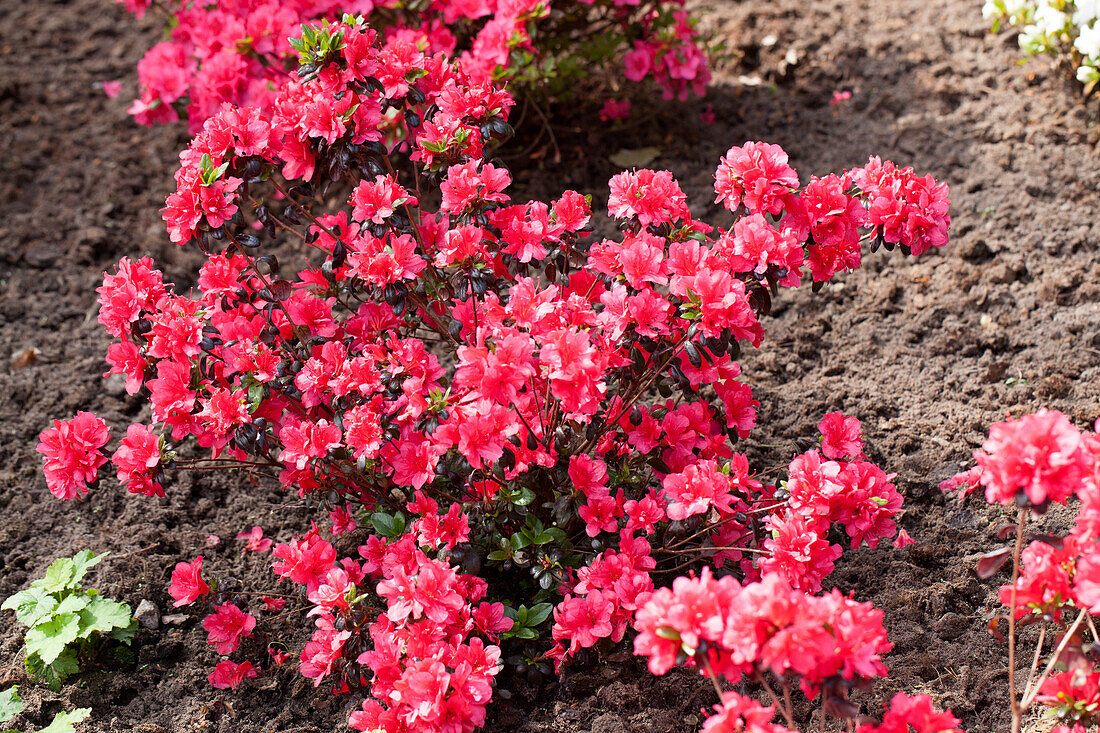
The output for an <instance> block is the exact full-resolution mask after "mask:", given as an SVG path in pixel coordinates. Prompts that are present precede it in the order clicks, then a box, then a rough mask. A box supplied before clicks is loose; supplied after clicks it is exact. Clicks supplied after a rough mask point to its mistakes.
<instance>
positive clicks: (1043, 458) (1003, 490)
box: [942, 409, 1100, 733]
mask: <svg viewBox="0 0 1100 733" xmlns="http://www.w3.org/2000/svg"><path fill="white" fill-rule="evenodd" d="M1098 427H1100V425H1098ZM974 459H975V462H976V464H977V465H976V466H975V467H974V468H972V469H970V470H968V471H966V472H964V473H961V474H959V475H957V476H955V477H953V478H952V479H950V480H948V481H946V482H944V484H943V486H942V488H943V489H944V490H947V491H955V490H957V491H959V493H960V495H961V496H962V497H965V496H966V495H967V494H969V493H971V492H972V491H974V490H976V489H983V490H984V494H985V498H986V500H987V501H988V502H989V503H990V504H998V505H1003V506H1005V507H1008V508H1009V509H1010V511H1011V512H1012V521H1011V523H1009V524H1006V525H1005V526H1004V527H1002V528H1001V530H1000V531H999V536H1001V537H1002V538H1003V539H1007V538H1010V537H1012V538H1015V542H1014V543H1013V544H1011V545H1009V546H1006V547H1003V548H1000V549H997V550H994V551H992V552H990V553H988V554H986V555H985V556H984V557H983V558H982V559H981V560H980V562H979V564H978V567H977V572H978V574H979V575H981V576H982V577H992V576H993V575H994V574H995V573H996V572H997V571H998V570H999V569H1000V568H1001V567H1002V566H1004V565H1005V564H1007V563H1009V562H1011V566H1012V581H1011V582H1010V583H1009V584H1007V585H1004V586H1002V587H1001V589H1000V600H1001V602H1002V603H1003V604H1004V605H1005V606H1007V607H1008V613H1007V614H1006V615H1005V616H1003V617H1000V618H997V619H994V620H993V622H992V623H991V626H990V628H991V630H993V631H994V632H995V633H996V634H997V635H998V636H1000V637H1002V638H1003V631H1002V629H1004V628H1005V627H1007V631H1008V639H1007V641H1008V645H1009V670H1010V674H1009V680H1010V692H1011V705H1012V716H1013V731H1018V730H1020V727H1021V721H1022V719H1023V716H1024V714H1025V713H1027V712H1028V711H1029V710H1030V709H1031V708H1033V707H1035V706H1037V705H1038V706H1041V707H1042V709H1043V710H1045V713H1046V715H1048V716H1051V717H1053V718H1055V719H1056V720H1057V722H1058V723H1059V724H1060V725H1059V726H1058V727H1057V728H1056V729H1055V730H1056V731H1058V733H1085V731H1087V730H1094V729H1095V728H1094V727H1095V726H1097V725H1100V634H1098V633H1097V627H1096V619H1097V617H1098V616H1100V435H1097V433H1095V432H1083V431H1081V430H1079V429H1078V428H1077V427H1075V426H1074V425H1073V423H1071V422H1070V421H1069V419H1068V418H1067V417H1066V416H1065V415H1063V414H1061V413H1059V412H1055V411H1052V410H1045V409H1044V410H1039V411H1038V412H1037V413H1035V414H1033V415H1025V416H1023V417H1021V418H1019V419H1016V420H1008V421H1006V422H1000V423H994V424H993V425H992V426H991V427H990V429H989V438H988V440H986V441H985V443H983V444H982V447H981V450H978V451H975V453H974ZM1070 502H1073V503H1074V504H1075V505H1076V507H1077V515H1076V519H1075V523H1074V526H1073V529H1072V530H1071V531H1070V532H1069V533H1068V534H1066V535H1065V536H1053V535H1047V534H1039V533H1036V532H1035V531H1032V530H1031V529H1029V527H1028V524H1029V522H1031V523H1034V519H1035V518H1036V517H1038V516H1040V515H1042V514H1045V513H1046V512H1047V511H1048V509H1049V508H1050V507H1051V505H1052V504H1068V503H1070ZM1029 626H1030V627H1035V626H1037V627H1039V635H1038V641H1037V642H1036V648H1035V650H1034V652H1033V653H1031V654H1028V655H1026V656H1027V657H1028V658H1030V659H1032V660H1033V661H1032V663H1031V670H1030V674H1029V675H1028V679H1027V683H1026V685H1025V688H1024V689H1023V690H1022V691H1021V692H1020V694H1019V695H1017V692H1018V690H1017V685H1016V680H1015V675H1014V671H1015V670H1016V669H1017V655H1016V643H1017V640H1018V639H1017V637H1018V634H1019V632H1020V629H1022V628H1024V627H1029ZM1044 655H1046V656H1044ZM1025 661H1026V660H1025ZM1040 662H1042V664H1040Z"/></svg>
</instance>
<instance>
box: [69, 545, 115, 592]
mask: <svg viewBox="0 0 1100 733" xmlns="http://www.w3.org/2000/svg"><path fill="white" fill-rule="evenodd" d="M109 554H110V553H109V552H104V553H103V554H102V555H96V554H95V553H93V552H92V551H91V550H81V551H80V552H78V553H76V555H74V556H73V583H74V584H75V583H78V582H80V581H81V580H83V579H84V576H85V575H87V574H88V571H89V570H91V569H92V568H93V567H95V566H96V565H99V563H101V562H103V558H105V557H107V555H109Z"/></svg>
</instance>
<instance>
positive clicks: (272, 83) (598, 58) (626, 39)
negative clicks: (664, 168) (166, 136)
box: [119, 0, 710, 133]
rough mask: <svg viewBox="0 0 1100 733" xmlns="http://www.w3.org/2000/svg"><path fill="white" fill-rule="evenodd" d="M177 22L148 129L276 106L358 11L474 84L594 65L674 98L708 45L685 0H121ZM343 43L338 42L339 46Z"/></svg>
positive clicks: (567, 78) (701, 76)
mask: <svg viewBox="0 0 1100 733" xmlns="http://www.w3.org/2000/svg"><path fill="white" fill-rule="evenodd" d="M119 2H123V3H124V4H125V5H126V7H127V9H129V10H130V11H132V12H134V13H135V14H137V15H138V16H139V17H140V16H141V15H143V14H144V13H145V12H146V11H147V10H149V8H150V6H151V5H153V11H154V12H158V13H163V14H165V15H166V20H167V28H166V32H167V38H166V40H164V41H162V42H160V43H158V44H156V45H155V46H153V47H152V48H151V49H150V50H149V51H148V52H147V53H146V54H145V57H144V58H143V59H142V60H141V61H140V62H139V63H138V69H137V70H138V79H139V83H140V96H139V97H138V98H137V99H136V100H135V101H134V103H133V105H132V106H131V108H130V113H131V114H133V115H134V117H135V119H136V120H137V121H138V122H140V123H142V124H146V125H151V124H157V123H165V122H174V121H176V120H177V119H180V118H184V119H187V120H188V122H189V124H190V127H191V131H192V132H193V133H194V132H197V131H198V130H199V129H201V127H202V123H203V122H204V121H206V120H207V119H208V118H210V117H211V116H213V115H214V114H216V113H217V112H218V110H219V109H220V108H221V105H222V104H225V103H230V104H234V105H248V106H253V107H259V108H261V109H265V110H268V109H270V108H271V107H272V105H273V104H274V103H275V101H276V99H277V97H278V89H279V87H280V86H282V85H283V84H284V83H285V82H286V81H287V80H288V78H290V77H291V76H292V75H293V74H294V73H295V72H297V71H298V69H299V68H300V67H299V63H304V64H305V65H306V68H309V66H310V64H312V63H313V62H312V61H311V60H310V58H309V57H308V55H306V54H303V51H302V49H303V47H305V46H308V45H309V42H310V36H311V35H312V34H314V33H315V32H316V30H315V29H320V28H321V27H322V26H323V25H324V24H327V23H332V22H336V21H339V20H340V19H341V18H342V17H343V14H344V13H351V14H360V15H361V16H362V17H365V18H366V19H367V20H368V21H369V22H370V23H371V25H372V26H373V27H375V28H376V29H377V30H378V31H379V32H381V33H383V34H384V35H385V36H386V37H387V38H388V39H390V40H391V41H392V42H393V52H394V53H395V54H396V55H397V56H398V58H400V59H401V60H402V61H404V60H406V59H408V58H411V57H415V56H416V55H417V54H419V53H428V54H434V53H445V54H447V55H448V56H449V57H451V58H453V59H455V60H456V61H457V63H458V64H459V65H460V66H461V67H462V70H463V71H464V72H465V73H466V74H467V75H468V77H469V78H470V79H471V80H472V81H474V82H475V83H489V82H493V83H502V82H506V81H511V82H513V88H520V89H524V90H527V91H529V92H535V91H538V92H542V93H545V92H547V91H549V92H550V93H551V94H565V93H567V92H568V90H569V89H571V88H572V86H573V85H574V84H575V83H576V82H577V80H578V79H580V78H582V77H584V76H586V75H588V74H590V73H591V72H592V71H593V70H595V69H604V68H609V67H610V68H617V69H618V73H619V74H621V75H623V76H625V77H626V78H627V79H629V80H632V81H641V80H643V79H651V80H652V81H653V82H655V83H656V84H657V85H658V86H659V88H660V89H661V91H662V93H663V94H664V95H665V96H666V97H667V98H670V99H671V98H672V97H674V96H675V97H679V98H680V99H686V98H687V96H688V95H689V94H690V93H694V94H696V95H702V94H703V91H704V89H705V87H706V84H707V82H708V81H709V79H710V72H709V70H708V66H707V63H708V59H707V56H708V49H707V44H706V43H705V41H704V39H703V38H702V37H701V36H700V34H699V32H698V31H697V29H696V26H695V23H694V21H693V20H691V19H690V18H689V16H688V14H687V12H686V11H685V10H684V9H683V0H647V2H639V0H430V1H425V2H421V1H420V0H415V1H414V0H290V1H289V2H288V1H286V0H278V1H276V0H215V1H214V2H205V3H194V2H191V1H190V0H167V1H166V2H163V3H157V4H152V3H151V0H119ZM340 42H341V41H340V40H339V39H338V38H337V39H336V40H335V45H337V46H338V45H339V44H340Z"/></svg>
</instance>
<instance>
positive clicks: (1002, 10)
mask: <svg viewBox="0 0 1100 733" xmlns="http://www.w3.org/2000/svg"><path fill="white" fill-rule="evenodd" d="M982 14H983V15H985V17H986V18H989V19H991V20H992V21H993V30H994V31H997V30H1000V28H1001V26H1002V25H1005V24H1007V25H1009V26H1012V27H1013V28H1016V29H1017V30H1018V31H1019V40H1020V48H1022V49H1023V50H1024V51H1025V52H1026V53H1027V54H1028V55H1029V56H1037V55H1040V54H1051V55H1053V56H1056V57H1058V58H1061V59H1066V60H1067V61H1068V63H1069V64H1070V65H1071V67H1072V68H1073V69H1074V70H1075V72H1076V75H1077V79H1078V81H1080V82H1081V83H1082V84H1084V85H1085V90H1086V91H1087V92H1091V91H1092V90H1093V88H1095V86H1096V83H1097V82H1098V81H1100V68H1098V67H1100V24H1098V23H1097V18H1100V3H1097V2H1096V0H1076V2H1074V1H1072V0H1070V1H1067V0H987V2H986V3H985V5H984V6H983V7H982Z"/></svg>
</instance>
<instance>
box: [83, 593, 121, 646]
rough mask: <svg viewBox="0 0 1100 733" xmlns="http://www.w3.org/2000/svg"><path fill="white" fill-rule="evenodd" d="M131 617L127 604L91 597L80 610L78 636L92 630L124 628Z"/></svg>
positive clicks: (85, 634) (101, 630) (104, 630)
mask: <svg viewBox="0 0 1100 733" xmlns="http://www.w3.org/2000/svg"><path fill="white" fill-rule="evenodd" d="M132 618H133V615H132V614H131V612H130V607H129V606H128V605H127V604H125V603H119V602H118V601H112V600H110V599H109V598H102V597H96V598H93V599H92V601H91V603H90V604H88V607H87V608H85V609H84V610H83V611H81V612H80V636H81V637H86V636H87V635H88V634H90V633H91V632H93V631H98V632H100V633H106V632H108V631H110V630H111V629H116V628H125V627H126V626H129V625H130V621H131V619H132Z"/></svg>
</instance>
